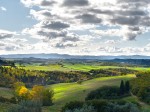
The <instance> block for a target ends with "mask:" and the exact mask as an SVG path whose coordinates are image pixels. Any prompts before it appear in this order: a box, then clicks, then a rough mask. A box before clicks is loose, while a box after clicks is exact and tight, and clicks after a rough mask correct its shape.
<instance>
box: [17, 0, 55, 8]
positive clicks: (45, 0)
mask: <svg viewBox="0 0 150 112" xmlns="http://www.w3.org/2000/svg"><path fill="white" fill-rule="evenodd" d="M20 1H21V3H23V4H24V5H25V6H26V7H33V6H41V7H47V6H52V5H54V4H55V3H56V2H55V1H53V0H38V1H37V0H20Z"/></svg>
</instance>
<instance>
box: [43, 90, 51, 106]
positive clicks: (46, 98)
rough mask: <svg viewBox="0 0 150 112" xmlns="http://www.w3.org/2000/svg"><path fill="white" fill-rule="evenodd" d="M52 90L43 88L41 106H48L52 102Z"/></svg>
mask: <svg viewBox="0 0 150 112" xmlns="http://www.w3.org/2000/svg"><path fill="white" fill-rule="evenodd" d="M53 96H54V91H53V90H51V89H45V90H44V91H43V106H50V105H52V104H53Z"/></svg>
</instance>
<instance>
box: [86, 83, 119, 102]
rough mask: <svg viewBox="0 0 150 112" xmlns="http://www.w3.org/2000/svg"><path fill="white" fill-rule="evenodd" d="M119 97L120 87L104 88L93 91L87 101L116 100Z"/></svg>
mask: <svg viewBox="0 0 150 112" xmlns="http://www.w3.org/2000/svg"><path fill="white" fill-rule="evenodd" d="M118 97H119V87H115V86H110V87H109V86H104V87H102V88H99V89H97V90H94V91H91V92H90V93H89V94H88V95H87V97H86V100H93V99H115V98H118Z"/></svg>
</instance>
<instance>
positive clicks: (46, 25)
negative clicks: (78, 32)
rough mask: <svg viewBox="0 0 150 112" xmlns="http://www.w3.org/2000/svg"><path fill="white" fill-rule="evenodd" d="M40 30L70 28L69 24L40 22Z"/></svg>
mask: <svg viewBox="0 0 150 112" xmlns="http://www.w3.org/2000/svg"><path fill="white" fill-rule="evenodd" d="M41 26H42V28H47V29H53V30H62V29H66V28H68V27H70V25H69V24H67V23H64V22H61V21H42V22H41Z"/></svg>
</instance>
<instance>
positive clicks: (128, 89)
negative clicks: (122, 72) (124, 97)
mask: <svg viewBox="0 0 150 112" xmlns="http://www.w3.org/2000/svg"><path fill="white" fill-rule="evenodd" d="M129 91H130V82H129V81H126V82H125V92H126V93H129Z"/></svg>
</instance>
